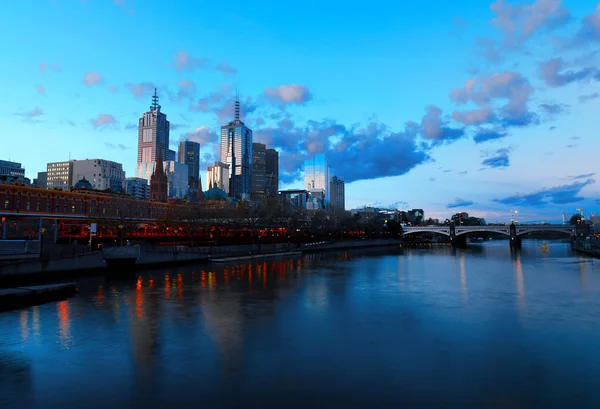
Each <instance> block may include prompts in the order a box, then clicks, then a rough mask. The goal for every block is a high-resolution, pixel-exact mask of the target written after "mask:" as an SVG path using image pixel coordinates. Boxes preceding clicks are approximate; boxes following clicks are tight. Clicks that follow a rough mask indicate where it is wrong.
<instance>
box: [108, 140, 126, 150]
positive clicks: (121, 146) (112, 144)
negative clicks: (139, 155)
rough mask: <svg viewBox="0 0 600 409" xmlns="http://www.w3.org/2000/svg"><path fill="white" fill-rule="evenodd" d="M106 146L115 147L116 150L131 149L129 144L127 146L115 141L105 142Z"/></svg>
mask: <svg viewBox="0 0 600 409" xmlns="http://www.w3.org/2000/svg"><path fill="white" fill-rule="evenodd" d="M104 146H106V148H107V149H115V150H120V151H125V150H127V149H131V148H130V147H129V146H125V145H123V144H120V143H118V144H114V143H110V142H104Z"/></svg>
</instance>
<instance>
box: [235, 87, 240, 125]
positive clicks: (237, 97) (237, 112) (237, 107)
mask: <svg viewBox="0 0 600 409" xmlns="http://www.w3.org/2000/svg"><path fill="white" fill-rule="evenodd" d="M235 120H236V121H239V120H240V91H238V90H237V89H236V90H235Z"/></svg>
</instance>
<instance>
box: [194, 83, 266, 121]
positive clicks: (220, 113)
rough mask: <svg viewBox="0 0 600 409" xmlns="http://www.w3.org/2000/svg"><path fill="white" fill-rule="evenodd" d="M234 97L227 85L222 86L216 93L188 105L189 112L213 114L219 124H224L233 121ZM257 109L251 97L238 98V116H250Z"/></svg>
mask: <svg viewBox="0 0 600 409" xmlns="http://www.w3.org/2000/svg"><path fill="white" fill-rule="evenodd" d="M234 106H235V96H234V95H233V93H232V89H231V87H230V86H229V84H222V85H221V86H220V87H219V88H218V89H217V90H216V91H214V92H211V93H210V94H208V95H207V96H204V97H202V98H200V99H198V100H197V102H196V103H195V104H193V105H190V107H189V110H190V111H195V112H206V113H213V114H215V115H216V116H217V121H218V122H219V123H225V122H228V121H230V120H232V119H233V116H234ZM256 109H258V105H257V103H256V102H255V101H254V100H253V99H252V98H251V97H245V98H240V115H241V118H242V120H243V118H244V116H247V115H250V114H252V113H253V112H254V111H256Z"/></svg>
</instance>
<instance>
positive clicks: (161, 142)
mask: <svg viewBox="0 0 600 409" xmlns="http://www.w3.org/2000/svg"><path fill="white" fill-rule="evenodd" d="M160 108H161V107H160V105H159V104H158V96H157V95H156V89H155V90H154V96H153V97H152V105H150V110H149V111H148V112H144V113H143V114H142V117H141V118H140V119H139V126H138V152H137V163H138V164H140V163H152V162H156V161H157V160H158V159H157V158H158V154H159V153H160V156H161V158H166V159H168V157H169V129H170V124H169V121H168V120H167V116H166V115H165V114H164V113H162V112H160ZM136 176H137V177H140V178H143V179H146V178H148V175H141V174H136Z"/></svg>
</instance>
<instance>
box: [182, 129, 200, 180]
mask: <svg viewBox="0 0 600 409" xmlns="http://www.w3.org/2000/svg"><path fill="white" fill-rule="evenodd" d="M177 161H178V162H180V163H184V164H186V165H187V167H188V179H189V183H188V184H189V187H190V189H198V181H199V180H200V144H199V143H198V142H194V141H180V142H179V149H178V152H177Z"/></svg>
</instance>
